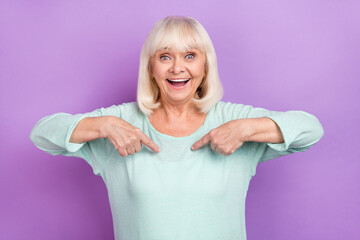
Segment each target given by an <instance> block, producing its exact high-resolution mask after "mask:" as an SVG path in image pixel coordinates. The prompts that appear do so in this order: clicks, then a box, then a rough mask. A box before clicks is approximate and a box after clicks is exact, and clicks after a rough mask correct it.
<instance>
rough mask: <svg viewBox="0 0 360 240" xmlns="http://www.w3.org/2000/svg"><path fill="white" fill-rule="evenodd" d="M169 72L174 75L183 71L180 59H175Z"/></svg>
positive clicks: (183, 67)
mask: <svg viewBox="0 0 360 240" xmlns="http://www.w3.org/2000/svg"><path fill="white" fill-rule="evenodd" d="M169 70H170V72H171V73H174V74H179V73H182V72H184V71H185V66H184V63H183V62H182V61H181V60H180V59H175V60H174V61H173V64H172V65H171V67H170V69H169Z"/></svg>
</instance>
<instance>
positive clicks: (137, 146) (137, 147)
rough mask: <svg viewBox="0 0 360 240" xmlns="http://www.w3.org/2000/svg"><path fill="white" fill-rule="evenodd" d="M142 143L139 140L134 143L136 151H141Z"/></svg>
mask: <svg viewBox="0 0 360 240" xmlns="http://www.w3.org/2000/svg"><path fill="white" fill-rule="evenodd" d="M141 145H142V144H141V143H140V142H139V141H138V142H137V143H135V145H134V149H135V152H140V150H141Z"/></svg>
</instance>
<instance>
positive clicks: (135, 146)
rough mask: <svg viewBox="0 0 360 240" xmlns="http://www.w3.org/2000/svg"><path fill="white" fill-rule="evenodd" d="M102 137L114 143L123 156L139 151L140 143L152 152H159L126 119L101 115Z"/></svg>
mask: <svg viewBox="0 0 360 240" xmlns="http://www.w3.org/2000/svg"><path fill="white" fill-rule="evenodd" d="M103 118H104V120H105V124H104V125H103V132H102V135H103V136H102V137H104V138H105V137H106V138H108V139H109V140H110V142H111V143H112V144H113V145H114V147H115V148H116V150H117V151H118V152H119V154H120V155H121V156H123V157H126V156H127V155H132V154H134V153H137V152H140V150H141V147H142V144H144V145H146V146H148V147H149V148H150V149H151V150H153V151H154V152H160V148H159V146H158V145H156V144H155V143H154V142H153V141H152V140H151V139H150V138H149V137H148V136H146V135H145V134H144V133H143V132H142V131H141V130H140V128H137V127H135V126H133V125H131V124H130V123H128V122H127V121H125V120H123V119H121V118H118V117H114V116H103Z"/></svg>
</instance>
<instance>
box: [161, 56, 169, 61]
mask: <svg viewBox="0 0 360 240" xmlns="http://www.w3.org/2000/svg"><path fill="white" fill-rule="evenodd" d="M163 57H167V58H168V56H165V55H163V56H160V59H163ZM163 60H167V59H163Z"/></svg>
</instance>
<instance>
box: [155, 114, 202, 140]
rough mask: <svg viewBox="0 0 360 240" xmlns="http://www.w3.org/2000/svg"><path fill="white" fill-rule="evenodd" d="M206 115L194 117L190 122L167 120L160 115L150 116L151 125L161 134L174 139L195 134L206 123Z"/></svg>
mask: <svg viewBox="0 0 360 240" xmlns="http://www.w3.org/2000/svg"><path fill="white" fill-rule="evenodd" d="M205 118H206V115H201V116H196V117H195V116H194V117H193V118H191V119H189V120H181V119H176V118H175V119H173V120H172V121H168V120H165V118H164V117H162V116H160V115H155V114H153V115H151V116H149V122H150V124H151V125H152V126H153V127H154V128H155V129H156V130H157V131H158V132H160V133H162V134H166V135H169V136H173V137H184V136H189V135H191V134H193V133H194V132H195V131H196V130H197V129H199V128H200V127H201V126H202V125H203V124H204V122H205Z"/></svg>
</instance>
